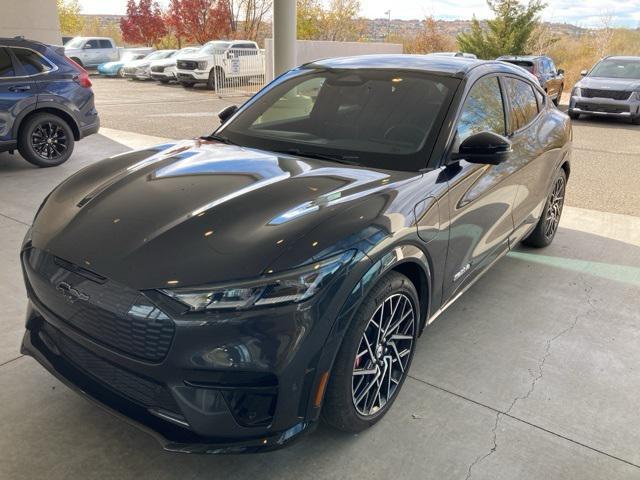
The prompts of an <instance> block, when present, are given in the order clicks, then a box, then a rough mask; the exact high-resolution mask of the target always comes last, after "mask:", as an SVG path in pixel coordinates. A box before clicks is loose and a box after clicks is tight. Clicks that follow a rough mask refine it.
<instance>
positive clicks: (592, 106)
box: [576, 102, 629, 113]
mask: <svg viewBox="0 0 640 480" xmlns="http://www.w3.org/2000/svg"><path fill="white" fill-rule="evenodd" d="M576 107H577V108H579V109H580V110H585V111H588V112H603V113H625V112H627V113H628V112H629V107H627V106H625V105H620V106H618V105H601V104H597V103H584V102H578V103H576Z"/></svg>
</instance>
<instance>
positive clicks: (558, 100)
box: [553, 85, 564, 107]
mask: <svg viewBox="0 0 640 480" xmlns="http://www.w3.org/2000/svg"><path fill="white" fill-rule="evenodd" d="M563 90H564V85H560V90H558V96H556V98H555V100H553V104H554V105H555V106H556V107H557V106H558V105H560V100H562V91H563Z"/></svg>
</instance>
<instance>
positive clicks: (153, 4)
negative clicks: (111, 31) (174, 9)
mask: <svg viewBox="0 0 640 480" xmlns="http://www.w3.org/2000/svg"><path fill="white" fill-rule="evenodd" d="M120 30H121V31H122V39H123V40H124V41H125V42H128V43H143V44H145V45H156V44H157V43H158V42H159V41H160V39H161V38H162V37H164V36H165V35H166V34H167V28H166V26H165V24H164V18H163V16H162V11H161V10H160V5H158V2H157V1H155V0H140V1H139V2H138V3H137V4H136V2H135V0H128V1H127V15H126V16H125V17H123V18H122V19H120Z"/></svg>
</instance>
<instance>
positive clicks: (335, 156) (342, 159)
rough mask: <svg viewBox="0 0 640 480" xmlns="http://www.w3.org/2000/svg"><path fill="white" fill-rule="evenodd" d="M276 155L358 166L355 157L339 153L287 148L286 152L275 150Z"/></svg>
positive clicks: (356, 157)
mask: <svg viewBox="0 0 640 480" xmlns="http://www.w3.org/2000/svg"><path fill="white" fill-rule="evenodd" d="M276 153H286V154H288V155H298V156H300V157H308V158H317V159H320V160H330V161H332V162H338V163H344V164H345V165H360V164H359V163H358V160H360V157H358V156H357V155H341V154H339V153H319V152H311V151H309V150H300V149H299V148H288V149H287V150H280V151H278V150H276Z"/></svg>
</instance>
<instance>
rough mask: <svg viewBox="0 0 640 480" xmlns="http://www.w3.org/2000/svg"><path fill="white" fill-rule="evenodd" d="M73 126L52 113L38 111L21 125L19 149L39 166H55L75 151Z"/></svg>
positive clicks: (28, 159) (31, 161)
mask: <svg viewBox="0 0 640 480" xmlns="http://www.w3.org/2000/svg"><path fill="white" fill-rule="evenodd" d="M73 147H74V139H73V132H72V131H71V127H69V125H68V124H67V122H65V121H64V120H63V119H61V118H60V117H58V116H56V115H52V114H50V113H37V114H35V115H33V116H32V117H31V118H29V119H27V121H26V122H25V123H24V124H23V125H22V126H21V127H20V134H19V136H18V151H19V152H20V155H22V156H23V157H24V159H25V160H27V161H28V162H30V163H32V164H34V165H37V166H38V167H55V166H56V165H60V164H61V163H64V162H66V161H67V160H68V159H69V157H70V156H71V154H72V153H73Z"/></svg>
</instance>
